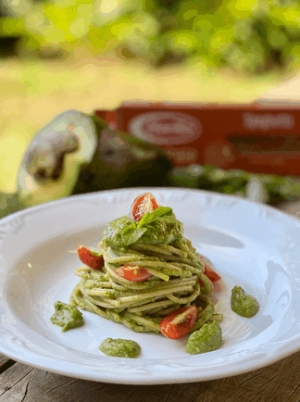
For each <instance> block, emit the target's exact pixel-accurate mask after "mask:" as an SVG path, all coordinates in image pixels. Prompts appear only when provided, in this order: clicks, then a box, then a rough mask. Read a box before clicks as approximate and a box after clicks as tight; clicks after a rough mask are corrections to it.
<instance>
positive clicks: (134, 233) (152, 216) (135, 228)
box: [122, 207, 173, 247]
mask: <svg viewBox="0 0 300 402" xmlns="http://www.w3.org/2000/svg"><path fill="white" fill-rule="evenodd" d="M172 213H173V211H172V208H170V207H158V208H156V209H155V210H154V211H152V212H146V213H145V215H143V217H142V219H141V220H140V221H139V222H132V224H131V225H129V226H127V227H126V228H124V229H123V231H122V239H123V241H124V243H125V245H126V246H127V247H128V246H130V245H131V244H134V243H136V242H137V241H138V240H139V239H140V238H141V237H142V236H143V234H144V233H145V232H146V231H147V230H148V229H151V228H152V226H151V224H152V223H153V222H154V221H156V220H158V219H162V218H163V219H165V220H168V217H170V216H171V215H172Z"/></svg>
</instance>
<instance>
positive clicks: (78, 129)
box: [17, 110, 106, 207]
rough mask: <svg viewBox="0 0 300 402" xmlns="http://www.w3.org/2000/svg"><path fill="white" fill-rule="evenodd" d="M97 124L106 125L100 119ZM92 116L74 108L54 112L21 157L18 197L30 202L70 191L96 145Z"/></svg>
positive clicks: (89, 159) (30, 203) (59, 195)
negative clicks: (58, 113) (56, 114)
mask: <svg viewBox="0 0 300 402" xmlns="http://www.w3.org/2000/svg"><path fill="white" fill-rule="evenodd" d="M98 124H99V126H101V127H102V128H103V127H105V126H106V123H104V122H103V121H102V120H100V119H99V122H98ZM97 137H98V133H97V128H96V125H95V123H94V121H93V119H92V118H91V117H90V116H88V115H87V114H84V113H82V112H79V111H77V110H69V111H67V112H64V113H62V114H60V115H59V116H57V117H56V118H55V119H54V120H52V121H51V122H50V123H49V124H48V125H47V126H45V127H44V128H42V129H41V130H40V131H39V132H38V133H37V134H36V135H35V137H34V138H33V140H32V141H31V143H30V144H29V147H28V149H27V150H26V153H25V155H24V158H23V160H22V163H21V166H20V169H19V172H18V176H17V189H18V192H19V194H20V201H21V202H22V203H23V204H24V205H25V206H27V207H28V206H33V205H36V204H40V203H43V202H47V201H52V200H55V199H58V198H62V197H66V196H68V195H70V194H72V193H73V190H74V187H75V185H76V183H77V180H78V177H79V175H80V171H81V169H82V168H83V166H84V165H87V164H89V163H90V162H91V160H92V158H93V155H94V153H95V150H96V148H97Z"/></svg>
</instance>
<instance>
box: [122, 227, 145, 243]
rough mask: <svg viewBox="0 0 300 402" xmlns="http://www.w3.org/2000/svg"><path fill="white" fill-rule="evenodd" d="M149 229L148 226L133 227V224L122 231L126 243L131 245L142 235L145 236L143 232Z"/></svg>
mask: <svg viewBox="0 0 300 402" xmlns="http://www.w3.org/2000/svg"><path fill="white" fill-rule="evenodd" d="M146 231H147V229H146V228H141V229H138V228H135V227H132V225H130V226H128V227H127V228H126V229H125V230H124V231H123V232H122V238H123V241H124V243H125V246H130V245H131V244H134V243H136V242H137V241H138V239H139V238H140V237H142V236H143V234H144V233H145V232H146Z"/></svg>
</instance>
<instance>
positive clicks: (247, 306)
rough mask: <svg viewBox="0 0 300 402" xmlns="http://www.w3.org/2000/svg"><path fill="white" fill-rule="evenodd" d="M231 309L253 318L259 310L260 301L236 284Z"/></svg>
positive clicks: (232, 294)
mask: <svg viewBox="0 0 300 402" xmlns="http://www.w3.org/2000/svg"><path fill="white" fill-rule="evenodd" d="M231 309H232V311H234V312H235V313H236V314H238V315H240V316H242V317H246V318H251V317H254V316H255V314H256V313H257V312H258V310H259V303H258V301H257V300H256V299H255V298H254V297H253V296H250V295H248V294H246V293H245V291H244V290H243V289H242V288H241V287H240V286H235V287H234V288H233V289H232V291H231Z"/></svg>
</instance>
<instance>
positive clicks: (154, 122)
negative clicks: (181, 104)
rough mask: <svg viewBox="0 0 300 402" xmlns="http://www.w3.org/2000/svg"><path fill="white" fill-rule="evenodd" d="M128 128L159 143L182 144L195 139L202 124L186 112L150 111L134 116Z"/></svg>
mask: <svg viewBox="0 0 300 402" xmlns="http://www.w3.org/2000/svg"><path fill="white" fill-rule="evenodd" d="M128 130H129V132H130V133H131V134H132V135H134V136H135V137H137V138H139V139H141V140H144V141H147V142H151V143H154V144H157V145H182V144H187V143H189V142H192V141H195V140H196V139H197V138H198V137H199V136H200V135H201V132H202V126H201V123H200V122H199V121H198V120H197V119H196V118H194V117H192V116H189V115H187V114H185V113H180V112H149V113H143V114H140V115H138V116H136V117H134V118H133V119H132V120H131V121H130V122H129V125H128Z"/></svg>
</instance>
